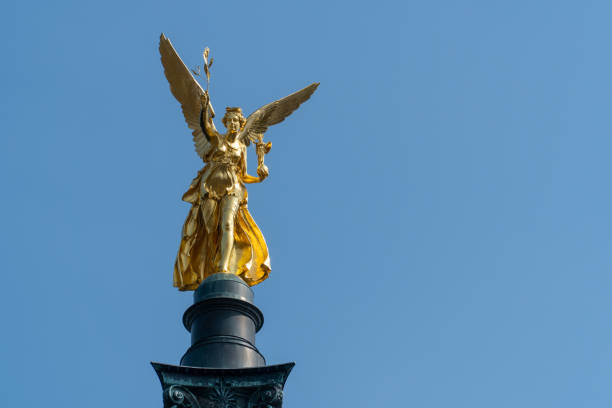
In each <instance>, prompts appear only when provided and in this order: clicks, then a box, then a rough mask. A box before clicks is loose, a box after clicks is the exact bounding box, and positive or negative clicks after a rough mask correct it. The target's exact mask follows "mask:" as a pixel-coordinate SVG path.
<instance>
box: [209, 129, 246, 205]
mask: <svg viewBox="0 0 612 408" xmlns="http://www.w3.org/2000/svg"><path fill="white" fill-rule="evenodd" d="M208 158H209V162H208V165H207V166H206V170H205V171H204V174H203V175H202V187H201V193H202V195H204V194H206V193H208V196H209V197H210V198H213V199H220V198H222V197H223V196H225V195H228V194H233V195H238V196H240V197H242V196H243V195H244V185H243V184H242V181H241V180H240V177H239V174H240V165H241V159H242V144H241V143H240V142H237V141H235V142H233V143H232V142H229V141H227V140H221V141H220V142H219V145H218V146H215V147H213V150H212V151H211V152H210V154H209V156H208Z"/></svg>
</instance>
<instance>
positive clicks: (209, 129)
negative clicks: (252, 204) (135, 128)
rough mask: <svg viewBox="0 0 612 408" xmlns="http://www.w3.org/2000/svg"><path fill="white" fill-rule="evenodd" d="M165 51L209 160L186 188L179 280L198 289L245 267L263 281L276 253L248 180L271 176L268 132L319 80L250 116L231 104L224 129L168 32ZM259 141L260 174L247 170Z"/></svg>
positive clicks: (243, 273) (171, 78)
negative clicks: (250, 200) (251, 200)
mask: <svg viewBox="0 0 612 408" xmlns="http://www.w3.org/2000/svg"><path fill="white" fill-rule="evenodd" d="M159 52H160V54H161V60H162V64H163V66H164V72H165V74H166V78H167V79H168V82H169V83H170V90H171V91H172V94H173V95H174V96H175V98H176V99H177V100H178V101H179V102H180V104H181V108H182V111H183V115H184V116H185V120H186V122H187V125H188V126H189V128H190V129H191V130H192V131H193V132H192V134H193V141H194V143H195V150H196V152H197V153H198V155H199V156H200V157H201V158H202V160H203V161H204V163H205V166H204V167H203V168H202V169H201V170H200V171H199V172H198V175H197V176H196V178H195V179H193V181H192V183H191V185H190V186H189V189H188V190H187V192H186V193H185V194H184V195H183V200H184V201H186V202H188V203H190V204H191V209H190V211H189V214H188V215H187V219H186V220H185V224H184V226H183V232H182V237H181V242H180V245H179V250H178V254H177V257H176V262H175V264H174V286H176V287H178V288H179V290H194V289H196V288H197V287H198V286H199V285H200V283H201V282H202V281H203V280H204V279H206V277H208V276H210V275H212V274H214V273H218V272H223V273H234V274H237V275H238V276H240V277H241V278H242V279H243V280H244V281H245V282H246V283H248V284H249V285H250V286H253V285H256V284H258V283H260V282H262V281H263V280H265V279H266V278H267V277H268V275H269V273H270V257H269V254H268V247H267V245H266V241H265V239H264V237H263V235H262V233H261V231H260V230H259V227H258V226H257V224H255V221H254V220H253V217H251V214H250V213H249V211H248V208H247V190H246V187H245V185H246V184H251V183H260V182H262V181H263V180H264V179H265V178H266V177H268V174H269V171H268V168H267V166H266V165H265V163H264V158H265V155H266V154H267V153H268V152H269V151H270V149H271V147H272V144H271V143H270V142H268V143H265V142H264V141H263V134H264V133H265V131H266V130H267V129H268V127H269V126H271V125H275V124H277V123H280V122H282V121H283V120H284V119H285V118H286V117H287V116H289V115H290V114H291V113H292V112H293V111H295V110H296V109H297V108H298V107H299V106H300V105H301V104H302V103H303V102H305V101H306V100H308V98H310V96H311V95H312V93H313V92H314V91H315V90H316V89H317V86H318V85H319V84H318V83H314V84H311V85H309V86H307V87H306V88H304V89H302V90H300V91H297V92H295V93H293V94H291V95H289V96H286V97H285V98H282V99H279V100H277V101H274V102H272V103H269V104H267V105H265V106H263V107H261V108H259V109H257V110H256V111H255V112H253V113H252V114H251V115H249V117H248V118H245V117H244V115H243V114H242V110H241V109H240V108H231V107H228V108H226V112H225V116H224V117H223V119H222V122H223V125H224V126H225V127H226V129H227V132H226V133H224V134H222V133H220V132H218V131H217V129H216V128H215V125H214V123H213V117H214V116H215V112H214V109H213V108H212V104H211V102H210V97H209V93H208V86H207V89H206V90H204V89H203V88H202V86H200V84H199V83H198V81H196V79H195V78H194V76H193V75H192V73H191V72H190V70H189V69H188V68H187V66H186V65H185V64H184V63H183V61H182V60H181V58H180V57H179V55H178V54H177V52H176V50H175V49H174V47H173V46H172V44H171V43H170V40H168V39H167V38H166V37H165V36H164V35H163V34H162V35H161V38H160V42H159ZM208 54H209V50H208V48H207V49H206V50H205V51H204V54H203V58H204V72H205V74H206V80H207V84H208V83H209V81H210V66H211V65H212V58H211V59H210V62H209V61H208V56H209V55H208ZM193 72H194V73H195V74H196V75H198V73H197V72H195V71H193ZM251 143H253V144H254V146H255V151H256V153H257V176H251V175H249V174H248V173H247V147H248V146H249V145H250V144H251Z"/></svg>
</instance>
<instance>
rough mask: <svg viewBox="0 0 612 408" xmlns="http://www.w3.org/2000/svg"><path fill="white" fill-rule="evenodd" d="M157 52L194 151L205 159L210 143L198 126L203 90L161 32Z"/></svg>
mask: <svg viewBox="0 0 612 408" xmlns="http://www.w3.org/2000/svg"><path fill="white" fill-rule="evenodd" d="M159 53H160V54H161V61H162V65H163V66H164V73H165V74H166V78H167V79H168V82H169V83H170V91H172V94H173V95H174V97H175V98H176V99H177V100H178V101H179V103H180V104H181V108H182V110H183V116H185V121H186V122H187V126H189V128H190V129H191V130H193V133H192V134H193V141H194V144H195V149H196V152H197V153H198V155H199V156H200V157H201V158H202V160H205V157H206V154H207V153H208V152H209V150H210V147H211V145H210V143H209V142H208V139H207V138H206V136H204V133H203V130H202V127H201V126H200V115H201V114H202V105H201V99H200V97H201V96H202V95H204V90H203V89H202V86H200V84H199V83H198V81H196V79H195V78H194V77H193V75H191V72H190V71H189V69H188V68H187V66H186V65H185V63H184V62H183V60H181V57H179V55H178V53H177V52H176V50H175V49H174V47H173V46H172V43H171V42H170V40H169V39H168V38H167V37H166V36H165V35H164V34H163V33H162V35H161V36H160V38H159ZM213 126H214V125H213ZM215 131H216V130H215Z"/></svg>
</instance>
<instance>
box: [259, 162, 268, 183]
mask: <svg viewBox="0 0 612 408" xmlns="http://www.w3.org/2000/svg"><path fill="white" fill-rule="evenodd" d="M269 174H270V171H269V170H268V166H266V165H265V164H261V165H259V166H257V175H258V176H259V177H260V178H261V179H262V180H263V179H265V178H266V177H268V175H269Z"/></svg>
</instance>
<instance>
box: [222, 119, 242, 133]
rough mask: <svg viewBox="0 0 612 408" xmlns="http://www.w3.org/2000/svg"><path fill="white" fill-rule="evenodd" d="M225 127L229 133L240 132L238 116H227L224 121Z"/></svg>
mask: <svg viewBox="0 0 612 408" xmlns="http://www.w3.org/2000/svg"><path fill="white" fill-rule="evenodd" d="M225 126H226V127H227V130H229V131H230V132H231V133H237V132H238V131H239V130H240V118H239V117H238V115H229V116H228V117H227V119H226V120H225Z"/></svg>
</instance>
